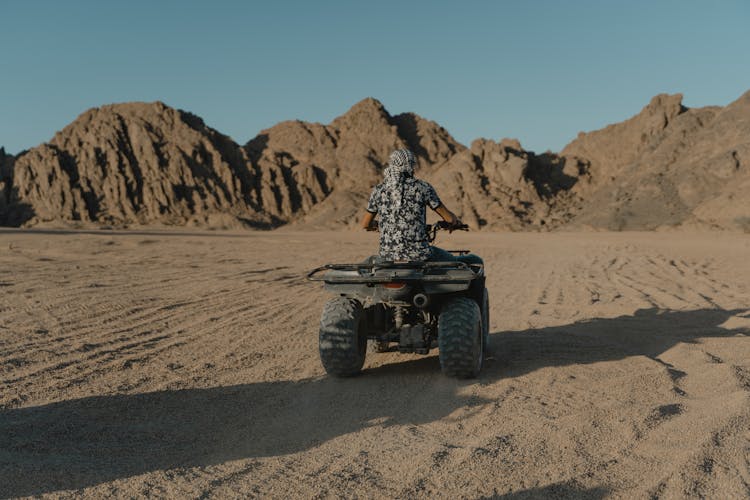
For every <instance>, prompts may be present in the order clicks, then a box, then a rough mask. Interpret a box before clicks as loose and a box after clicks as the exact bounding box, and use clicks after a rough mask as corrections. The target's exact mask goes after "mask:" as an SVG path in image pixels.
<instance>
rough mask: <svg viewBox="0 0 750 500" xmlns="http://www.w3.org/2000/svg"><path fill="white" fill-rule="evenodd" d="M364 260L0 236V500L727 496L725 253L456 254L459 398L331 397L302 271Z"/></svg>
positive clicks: (731, 319) (549, 242) (293, 241)
mask: <svg viewBox="0 0 750 500" xmlns="http://www.w3.org/2000/svg"><path fill="white" fill-rule="evenodd" d="M375 238H376V236H375V235H373V234H359V233H351V232H340V233H302V232H291V231H285V230H279V231H276V232H273V233H265V232H254V233H241V234H233V233H212V232H204V233H201V232H198V233H193V234H191V233H184V232H183V233H165V232H162V233H159V232H143V233H134V232H130V233H113V232H107V231H98V232H97V231H93V232H90V233H71V232H44V231H38V232H23V231H15V230H0V497H15V496H26V495H40V494H51V495H53V496H58V495H59V496H69V495H80V496H83V497H101V496H109V495H113V496H117V497H132V496H140V495H154V496H169V497H193V498H196V497H200V498H205V497H247V496H256V497H261V498H267V497H276V498H287V497H304V498H310V497H316V496H321V497H339V496H345V497H355V496H356V497H365V498H369V497H402V498H403V497H444V498H482V497H493V496H496V497H502V498H537V497H539V498H565V497H576V498H602V497H614V498H647V497H649V496H653V497H657V498H682V497H685V496H696V497H697V496H709V497H713V498H745V497H747V496H748V495H749V494H750V337H748V332H750V264H748V255H750V239H748V237H747V236H745V235H740V234H736V235H735V234H725V233H722V234H718V233H704V234H687V233H555V234H544V235H542V234H518V233H517V234H488V233H482V234H454V235H452V236H450V237H448V238H446V239H444V240H443V241H442V246H444V247H447V248H456V247H469V248H472V249H474V250H476V251H478V252H479V253H481V254H482V255H483V256H484V257H485V260H486V262H487V264H488V268H489V276H490V277H489V281H488V287H489V290H490V294H491V295H490V297H491V304H492V325H491V327H492V330H491V331H492V332H493V333H492V336H491V352H490V358H489V359H488V361H487V363H486V367H485V371H484V372H483V374H482V376H481V377H480V378H479V379H478V380H475V381H456V380H451V379H447V378H445V377H443V376H442V375H441V374H440V370H439V363H438V361H437V353H436V352H433V353H432V354H431V355H430V356H427V357H421V356H417V355H409V356H405V355H399V354H396V353H388V354H372V355H369V357H368V361H367V362H366V369H365V372H364V373H363V374H362V375H361V376H360V377H357V378H354V379H347V380H335V379H329V378H327V377H326V376H324V374H323V370H322V368H321V366H320V363H319V361H318V354H317V322H318V317H319V312H320V309H321V307H322V305H323V303H324V301H325V300H326V299H327V295H326V293H325V292H324V291H323V290H322V289H321V288H320V287H319V286H316V285H315V284H311V283H307V282H306V281H305V280H304V279H303V273H304V272H305V271H306V270H309V269H310V268H312V267H315V266H316V265H319V264H321V263H324V262H330V261H339V262H341V261H343V262H346V261H352V260H355V259H360V258H361V257H363V256H364V255H366V254H368V253H370V252H371V250H372V249H373V248H374V246H375V241H376V239H375Z"/></svg>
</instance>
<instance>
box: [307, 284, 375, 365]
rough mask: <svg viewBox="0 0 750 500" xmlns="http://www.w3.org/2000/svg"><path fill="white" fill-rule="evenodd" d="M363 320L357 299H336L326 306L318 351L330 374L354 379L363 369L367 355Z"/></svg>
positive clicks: (321, 321) (321, 319)
mask: <svg viewBox="0 0 750 500" xmlns="http://www.w3.org/2000/svg"><path fill="white" fill-rule="evenodd" d="M363 318H364V315H363V310H362V304H361V303H360V302H359V301H358V300H356V299H347V298H345V297H336V298H335V299H331V300H329V301H328V302H326V304H325V306H324V307H323V314H322V315H321V317H320V335H319V336H318V348H319V350H320V361H321V363H322V364H323V368H325V371H326V373H328V374H329V375H333V376H334V377H351V376H353V375H356V374H358V373H359V372H360V371H361V370H362V365H363V364H364V363H365V356H366V353H367V338H366V337H365V335H364V329H363V328H362V320H363Z"/></svg>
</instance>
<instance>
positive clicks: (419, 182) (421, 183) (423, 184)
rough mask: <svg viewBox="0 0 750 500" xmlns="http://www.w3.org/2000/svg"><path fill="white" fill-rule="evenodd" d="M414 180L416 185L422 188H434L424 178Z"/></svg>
mask: <svg viewBox="0 0 750 500" xmlns="http://www.w3.org/2000/svg"><path fill="white" fill-rule="evenodd" d="M414 180H415V181H416V183H417V185H418V186H419V187H420V188H422V189H432V190H433V191H434V190H435V188H434V187H432V184H430V183H429V182H427V181H425V180H422V179H414Z"/></svg>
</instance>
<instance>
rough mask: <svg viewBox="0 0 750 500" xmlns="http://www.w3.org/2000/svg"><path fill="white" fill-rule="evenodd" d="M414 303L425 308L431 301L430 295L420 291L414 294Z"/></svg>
mask: <svg viewBox="0 0 750 500" xmlns="http://www.w3.org/2000/svg"><path fill="white" fill-rule="evenodd" d="M413 302H414V305H415V306H417V307H418V308H420V309H424V308H425V307H427V304H429V303H430V299H429V297H427V295H425V294H423V293H418V294H416V295H415V296H414V300H413Z"/></svg>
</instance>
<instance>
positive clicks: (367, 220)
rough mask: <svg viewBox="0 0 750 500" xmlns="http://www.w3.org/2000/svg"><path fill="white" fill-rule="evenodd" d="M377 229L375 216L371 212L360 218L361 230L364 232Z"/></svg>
mask: <svg viewBox="0 0 750 500" xmlns="http://www.w3.org/2000/svg"><path fill="white" fill-rule="evenodd" d="M377 228H378V223H377V221H376V220H375V214H374V213H372V212H365V215H364V216H363V217H362V229H364V230H365V231H375V230H376V229H377Z"/></svg>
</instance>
